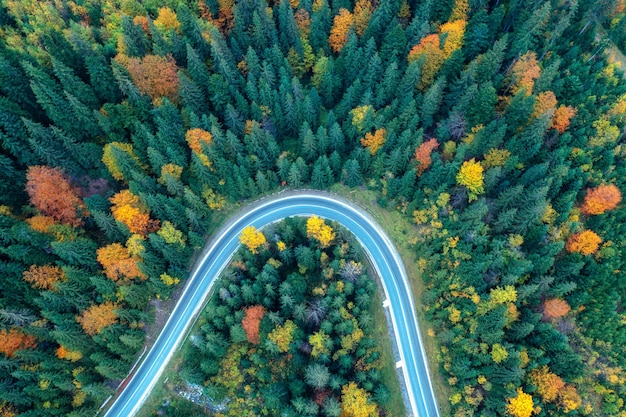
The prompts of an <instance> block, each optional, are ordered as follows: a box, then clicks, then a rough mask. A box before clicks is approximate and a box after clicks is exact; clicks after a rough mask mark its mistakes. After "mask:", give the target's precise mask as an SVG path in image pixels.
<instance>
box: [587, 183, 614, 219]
mask: <svg viewBox="0 0 626 417" xmlns="http://www.w3.org/2000/svg"><path fill="white" fill-rule="evenodd" d="M621 201H622V193H621V191H620V190H619V188H617V187H616V186H615V185H613V184H606V185H600V186H598V187H595V188H589V189H587V194H585V199H584V201H583V204H582V206H581V207H580V211H581V212H582V213H583V214H587V215H594V214H602V213H604V212H606V211H608V210H613V209H614V208H615V207H617V205H618V204H619V203H620V202H621Z"/></svg>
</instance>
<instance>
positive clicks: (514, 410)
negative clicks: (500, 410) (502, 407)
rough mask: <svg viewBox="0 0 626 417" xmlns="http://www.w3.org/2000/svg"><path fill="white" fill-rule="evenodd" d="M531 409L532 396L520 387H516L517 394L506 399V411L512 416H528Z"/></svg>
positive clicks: (532, 406) (531, 411)
mask: <svg viewBox="0 0 626 417" xmlns="http://www.w3.org/2000/svg"><path fill="white" fill-rule="evenodd" d="M533 411H534V405H533V397H532V396H531V395H530V394H526V393H525V392H524V391H522V389H521V388H518V389H517V396H515V397H513V398H508V399H507V405H506V412H507V414H509V415H511V416H513V417H530V416H531V414H532V413H533Z"/></svg>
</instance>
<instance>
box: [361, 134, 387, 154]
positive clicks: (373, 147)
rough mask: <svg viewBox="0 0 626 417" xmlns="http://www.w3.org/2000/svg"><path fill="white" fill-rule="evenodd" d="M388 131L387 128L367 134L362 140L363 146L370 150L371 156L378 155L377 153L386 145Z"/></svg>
mask: <svg viewBox="0 0 626 417" xmlns="http://www.w3.org/2000/svg"><path fill="white" fill-rule="evenodd" d="M386 135H387V130H386V129H385V128H380V129H376V131H375V132H374V133H371V132H367V133H366V134H365V136H364V137H363V138H362V139H361V145H363V146H364V147H366V148H368V149H369V151H370V154H372V155H376V152H378V150H379V149H380V148H382V147H383V145H384V144H385V137H386Z"/></svg>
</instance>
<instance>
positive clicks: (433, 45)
mask: <svg viewBox="0 0 626 417" xmlns="http://www.w3.org/2000/svg"><path fill="white" fill-rule="evenodd" d="M422 57H423V58H424V65H422V78H421V81H420V83H419V88H420V89H422V90H423V89H424V88H426V87H427V86H429V85H430V84H432V82H433V80H434V79H435V74H436V73H437V72H438V71H439V69H440V68H441V66H442V65H443V63H444V61H445V60H446V56H445V53H444V52H443V50H442V49H441V48H440V47H439V35H438V34H435V33H433V34H431V35H428V36H426V37H424V38H422V40H421V41H420V43H418V44H417V45H415V46H414V47H413V48H412V49H411V51H410V52H409V56H408V57H407V59H408V61H409V62H413V61H418V60H420V59H422Z"/></svg>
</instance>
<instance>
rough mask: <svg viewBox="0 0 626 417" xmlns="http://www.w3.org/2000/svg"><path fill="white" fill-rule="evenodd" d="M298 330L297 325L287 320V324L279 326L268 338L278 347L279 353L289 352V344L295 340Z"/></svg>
mask: <svg viewBox="0 0 626 417" xmlns="http://www.w3.org/2000/svg"><path fill="white" fill-rule="evenodd" d="M295 330H296V324H295V323H294V322H293V321H291V320H287V321H286V322H285V324H283V325H278V326H276V327H275V328H274V330H272V331H271V332H270V333H269V334H268V335H267V338H268V340H270V341H271V342H272V343H274V344H275V345H276V347H277V348H278V351H279V352H281V353H285V352H287V351H288V350H289V344H290V343H291V341H292V340H293V332H294V331H295Z"/></svg>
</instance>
